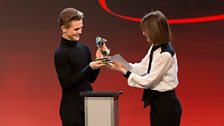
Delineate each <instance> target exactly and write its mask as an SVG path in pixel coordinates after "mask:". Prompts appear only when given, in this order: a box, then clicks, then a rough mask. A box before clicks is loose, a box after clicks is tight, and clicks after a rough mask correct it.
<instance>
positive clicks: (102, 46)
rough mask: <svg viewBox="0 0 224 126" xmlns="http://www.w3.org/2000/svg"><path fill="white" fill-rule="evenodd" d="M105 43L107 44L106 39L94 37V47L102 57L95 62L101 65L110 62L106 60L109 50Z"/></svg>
mask: <svg viewBox="0 0 224 126" xmlns="http://www.w3.org/2000/svg"><path fill="white" fill-rule="evenodd" d="M106 42H107V39H105V38H101V37H96V46H97V47H98V49H100V51H101V53H102V55H103V58H99V59H96V60H100V61H101V62H103V63H107V62H110V60H109V59H108V57H109V56H108V55H109V53H110V49H108V48H107V46H106Z"/></svg>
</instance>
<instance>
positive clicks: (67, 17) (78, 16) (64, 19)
mask: <svg viewBox="0 0 224 126" xmlns="http://www.w3.org/2000/svg"><path fill="white" fill-rule="evenodd" d="M83 17H84V14H83V13H82V12H81V11H79V10H77V9H75V8H65V9H63V10H62V11H61V13H60V15H59V18H58V22H59V25H60V26H65V27H66V28H69V27H70V22H71V21H73V20H82V19H83Z"/></svg>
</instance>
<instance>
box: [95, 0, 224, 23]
mask: <svg viewBox="0 0 224 126" xmlns="http://www.w3.org/2000/svg"><path fill="white" fill-rule="evenodd" d="M98 2H99V4H100V6H101V7H102V8H103V9H104V10H105V11H106V12H108V13H110V14H112V15H113V16H116V17H119V18H121V19H125V20H129V21H135V22H140V21H141V18H136V17H130V16H125V15H121V14H118V13H115V12H113V11H112V10H110V9H109V8H108V6H107V4H106V0H98ZM219 20H224V14H220V15H213V16H205V17H195V18H179V19H168V21H169V23H170V24H188V23H200V22H210V21H219Z"/></svg>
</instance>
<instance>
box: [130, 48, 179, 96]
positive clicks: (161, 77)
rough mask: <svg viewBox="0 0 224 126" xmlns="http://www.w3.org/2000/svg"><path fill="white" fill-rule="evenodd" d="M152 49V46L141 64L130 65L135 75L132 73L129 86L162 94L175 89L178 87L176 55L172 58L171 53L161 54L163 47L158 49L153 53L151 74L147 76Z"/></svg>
mask: <svg viewBox="0 0 224 126" xmlns="http://www.w3.org/2000/svg"><path fill="white" fill-rule="evenodd" d="M151 49H152V46H151V47H150V48H149V50H148V53H147V54H146V56H145V57H144V58H143V59H142V60H141V62H140V63H135V64H131V63H130V65H132V67H134V70H135V73H131V74H130V76H129V77H128V85H129V86H132V87H137V88H144V89H149V88H150V89H151V90H156V91H160V92H163V91H169V90H173V89H175V88H176V86H177V85H178V78H177V72H178V66H177V58H176V54H174V55H173V57H172V55H171V54H170V53H169V52H162V53H161V47H159V48H158V49H156V50H155V51H154V52H153V60H152V63H151V69H150V72H149V73H148V74H147V70H148V64H149V56H150V51H151Z"/></svg>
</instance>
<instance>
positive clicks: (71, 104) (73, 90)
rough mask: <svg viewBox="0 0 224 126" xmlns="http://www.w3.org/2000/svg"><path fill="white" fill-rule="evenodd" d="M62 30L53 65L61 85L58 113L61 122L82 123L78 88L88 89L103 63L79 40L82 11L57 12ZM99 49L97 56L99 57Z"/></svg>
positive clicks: (81, 125) (74, 125)
mask: <svg viewBox="0 0 224 126" xmlns="http://www.w3.org/2000/svg"><path fill="white" fill-rule="evenodd" d="M59 24H60V28H61V30H62V38H61V43H60V46H59V47H58V48H57V49H56V51H55V57H54V62H55V68H56V71H57V75H58V79H59V81H60V84H61V88H62V99H61V104H60V117H61V120H62V125H63V126H84V99H83V97H81V96H80V92H81V91H91V90H92V86H91V83H92V82H94V81H95V80H96V78H97V76H98V74H99V71H100V70H99V68H100V67H101V66H103V65H104V64H102V63H101V62H100V61H92V60H91V53H90V50H89V48H88V47H87V46H86V45H84V44H83V43H81V42H78V41H79V39H80V35H81V33H82V28H83V13H82V12H80V11H79V10H77V9H74V8H65V9H64V10H62V11H61V13H60V16H59ZM101 56H102V54H101V52H100V51H99V50H97V52H96V58H101Z"/></svg>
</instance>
